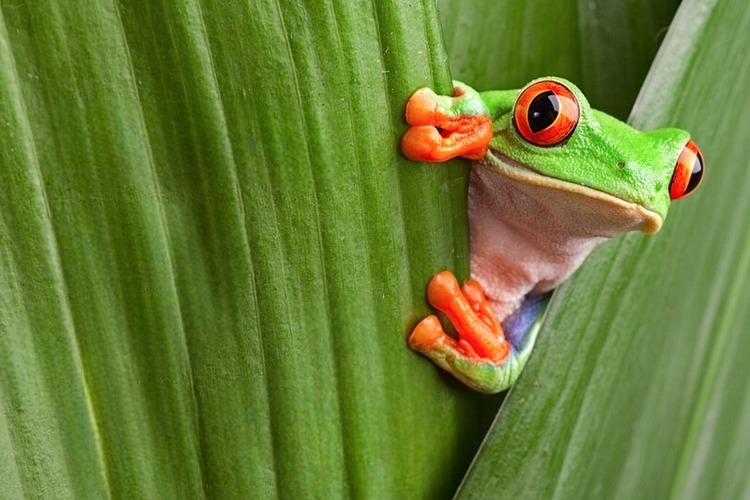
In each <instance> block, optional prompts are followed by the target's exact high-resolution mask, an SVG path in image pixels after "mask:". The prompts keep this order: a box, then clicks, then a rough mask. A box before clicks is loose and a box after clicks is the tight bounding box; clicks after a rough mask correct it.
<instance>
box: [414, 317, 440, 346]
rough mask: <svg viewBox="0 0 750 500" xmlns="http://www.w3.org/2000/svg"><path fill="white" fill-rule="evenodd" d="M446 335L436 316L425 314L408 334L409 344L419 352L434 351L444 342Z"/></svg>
mask: <svg viewBox="0 0 750 500" xmlns="http://www.w3.org/2000/svg"><path fill="white" fill-rule="evenodd" d="M446 337H447V335H446V334H445V332H444V331H443V326H442V325H441V324H440V320H439V319H438V318H437V316H435V315H432V316H427V317H426V318H424V319H423V320H422V321H420V322H419V323H418V324H417V326H415V327H414V331H412V332H411V335H409V346H410V347H411V348H412V349H414V350H416V351H419V352H427V351H434V350H435V349H439V348H440V347H442V345H443V344H444V343H445V339H446Z"/></svg>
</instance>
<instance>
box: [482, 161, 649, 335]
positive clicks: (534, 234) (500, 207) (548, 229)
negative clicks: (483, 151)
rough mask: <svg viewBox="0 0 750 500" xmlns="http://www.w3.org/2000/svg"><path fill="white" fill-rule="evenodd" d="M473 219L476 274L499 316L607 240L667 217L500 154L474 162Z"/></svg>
mask: <svg viewBox="0 0 750 500" xmlns="http://www.w3.org/2000/svg"><path fill="white" fill-rule="evenodd" d="M490 154H492V153H490ZM488 156H489V155H488ZM469 221H470V236H471V274H472V277H474V278H475V279H477V280H478V281H479V282H480V283H481V284H482V285H483V287H484V288H485V291H486V293H487V295H488V297H489V298H490V300H491V301H492V303H493V306H494V308H495V312H496V314H497V316H498V319H499V320H502V319H503V318H505V317H506V316H507V315H508V314H510V313H511V312H513V311H514V310H515V309H516V308H517V307H518V305H519V304H520V302H521V301H522V300H523V298H524V297H525V296H526V295H528V294H539V293H544V292H546V291H548V290H551V289H552V288H555V287H556V286H557V285H559V284H560V283H561V282H562V281H564V280H565V279H566V278H567V277H568V276H569V275H570V274H571V273H572V272H573V271H575V269H576V268H577V267H578V266H579V265H580V263H581V262H582V261H583V259H584V258H585V257H586V256H587V255H588V254H589V252H591V250H592V249H593V248H594V247H595V246H596V245H598V244H599V243H601V242H602V241H604V240H606V239H607V238H611V237H613V236H618V235H620V234H624V233H627V232H629V231H633V230H639V231H644V232H647V233H654V232H656V231H658V230H659V228H660V227H661V222H662V220H661V217H660V216H659V215H658V214H656V213H655V212H652V211H650V210H647V209H645V208H644V207H642V206H640V205H638V204H635V203H630V202H626V201H624V200H621V199H619V198H616V197H614V196H612V195H609V194H607V193H602V192H600V191H596V190H594V189H591V188H588V187H585V186H580V185H577V184H573V183H569V182H565V181H561V180H558V179H552V178H549V177H546V176H544V175H541V174H539V173H537V172H534V171H533V170H531V169H528V168H525V167H523V166H522V165H518V164H512V163H511V161H509V160H508V159H506V158H504V157H503V156H502V155H498V154H496V153H495V154H493V155H492V157H491V158H484V159H483V160H480V161H477V162H474V164H473V167H472V171H471V180H470V186H469Z"/></svg>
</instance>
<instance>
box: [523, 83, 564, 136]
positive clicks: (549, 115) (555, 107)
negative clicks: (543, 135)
mask: <svg viewBox="0 0 750 500" xmlns="http://www.w3.org/2000/svg"><path fill="white" fill-rule="evenodd" d="M559 113H560V103H559V101H558V100H557V96H556V95H555V93H554V92H552V91H551V90H548V91H546V92H542V93H541V94H539V95H538V96H536V97H535V98H534V99H532V100H531V104H529V128H531V131H532V132H533V133H535V134H536V133H537V132H541V131H542V130H544V129H546V128H547V127H549V126H550V125H552V124H553V123H554V121H555V118H557V115H558V114H559Z"/></svg>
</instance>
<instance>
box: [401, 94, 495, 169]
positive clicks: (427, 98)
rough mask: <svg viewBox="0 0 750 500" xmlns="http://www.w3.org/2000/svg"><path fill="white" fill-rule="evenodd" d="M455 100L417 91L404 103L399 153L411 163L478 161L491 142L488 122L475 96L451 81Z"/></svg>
mask: <svg viewBox="0 0 750 500" xmlns="http://www.w3.org/2000/svg"><path fill="white" fill-rule="evenodd" d="M454 83H455V88H454V92H455V95H456V97H447V96H440V95H437V94H436V93H435V92H433V91H432V90H431V89H429V88H426V87H425V88H421V89H419V90H417V91H416V92H414V94H412V96H411V98H410V99H409V101H408V102H407V103H406V121H407V123H408V124H409V125H411V128H409V129H408V130H407V131H406V133H405V134H404V136H403V138H402V139H401V150H402V151H403V153H404V155H406V157H407V158H409V159H411V160H415V161H431V162H441V161H447V160H450V159H451V158H455V157H457V156H462V157H464V158H469V159H472V160H478V159H480V158H482V157H483V156H484V155H485V154H486V152H487V148H488V147H489V144H490V140H492V119H491V118H490V116H489V110H488V109H487V106H486V105H485V104H484V102H483V101H482V98H481V97H480V96H479V94H478V93H477V92H476V91H475V90H474V89H472V88H471V87H469V86H467V85H464V84H462V83H460V82H454Z"/></svg>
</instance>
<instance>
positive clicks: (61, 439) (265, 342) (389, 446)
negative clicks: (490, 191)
mask: <svg viewBox="0 0 750 500" xmlns="http://www.w3.org/2000/svg"><path fill="white" fill-rule="evenodd" d="M0 7H1V9H0V63H1V64H0V110H2V119H1V121H0V124H2V128H1V129H0V130H2V146H1V147H0V176H2V177H1V178H2V183H3V194H2V199H1V200H0V235H1V237H2V240H1V241H2V243H1V244H0V276H2V281H1V282H0V290H1V291H2V293H0V297H2V304H0V398H2V412H0V415H1V416H2V419H1V420H0V424H1V425H0V456H1V457H2V460H0V477H2V478H3V485H2V487H0V488H1V490H0V496H4V497H5V496H11V497H19V496H29V497H45V498H56V497H64V498H101V497H107V496H112V497H117V498H184V497H188V498H190V497H200V496H204V495H205V496H210V497H212V498H217V497H239V498H253V497H254V498H259V497H260V498H263V497H272V496H275V495H278V496H282V497H287V498H299V497H318V498H322V497H340V496H362V495H368V496H378V497H395V496H397V495H401V494H403V495H407V496H432V495H435V494H437V493H439V492H452V491H453V490H454V489H455V485H456V484H457V483H458V481H459V480H460V478H461V476H462V475H463V473H464V470H465V468H466V465H467V464H468V461H469V460H470V458H471V456H472V454H473V452H474V450H475V449H476V447H477V445H478V443H479V441H480V440H481V438H482V436H483V434H484V432H485V430H486V428H487V427H488V426H489V424H490V420H491V418H492V415H493V414H494V412H495V410H496V408H497V405H498V403H499V399H497V398H495V399H486V398H483V397H481V396H478V395H476V394H472V393H469V392H467V391H463V390H456V389H457V388H458V386H457V385H456V384H452V385H451V384H445V383H444V382H443V381H442V380H441V379H439V378H437V377H435V372H434V370H431V369H429V368H427V365H426V364H425V363H424V362H423V360H421V359H420V358H419V357H418V356H416V355H415V354H413V353H412V352H410V351H409V350H408V349H406V348H405V335H406V333H407V330H408V328H409V327H410V326H411V325H412V324H413V323H414V321H415V320H416V319H417V318H418V317H419V316H421V315H423V314H424V313H425V312H426V307H425V304H424V302H423V299H422V297H423V293H424V292H423V287H424V284H425V283H426V281H427V279H428V278H429V276H430V275H431V274H432V273H433V272H434V271H435V270H436V269H440V268H444V267H446V268H452V269H456V270H457V271H459V272H463V273H465V272H466V267H467V254H466V233H465V221H464V217H465V216H464V214H465V199H464V198H465V186H466V182H465V179H466V177H465V170H464V168H463V165H461V164H460V163H458V162H457V163H456V164H455V165H453V166H440V167H425V166H421V167H420V166H419V165H415V164H413V163H411V162H407V161H406V160H404V159H402V158H401V157H400V155H399V152H398V146H397V145H398V138H399V136H400V134H401V133H402V131H403V129H404V123H403V119H402V113H403V105H404V101H405V99H406V97H407V96H408V95H409V94H410V93H411V92H412V91H413V90H414V89H415V88H416V87H418V86H420V85H431V86H434V87H435V88H437V89H439V90H441V91H442V92H448V91H449V90H450V82H449V75H448V72H447V66H446V64H445V62H446V58H445V54H444V50H443V48H442V41H441V35H440V30H439V25H438V17H437V12H436V10H435V6H434V5H433V3H432V2H429V1H425V2H423V3H411V4H409V5H396V4H389V3H381V2H377V3H372V2H333V1H327V2H318V1H315V2H312V1H311V2H304V3H303V2H294V3H292V2H242V3H240V2H199V1H197V0H182V1H173V0H161V1H160V0H157V1H152V2H137V1H133V0H122V1H118V2H114V3H113V2H103V1H90V2H83V3H82V2H73V1H62V2H60V1H52V0H41V1H40V0H33V1H32V0H29V1H23V0H18V1H13V2H11V1H2V2H1V3H0ZM466 422H471V425H466ZM456 464H459V465H458V466H457V465H456Z"/></svg>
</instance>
